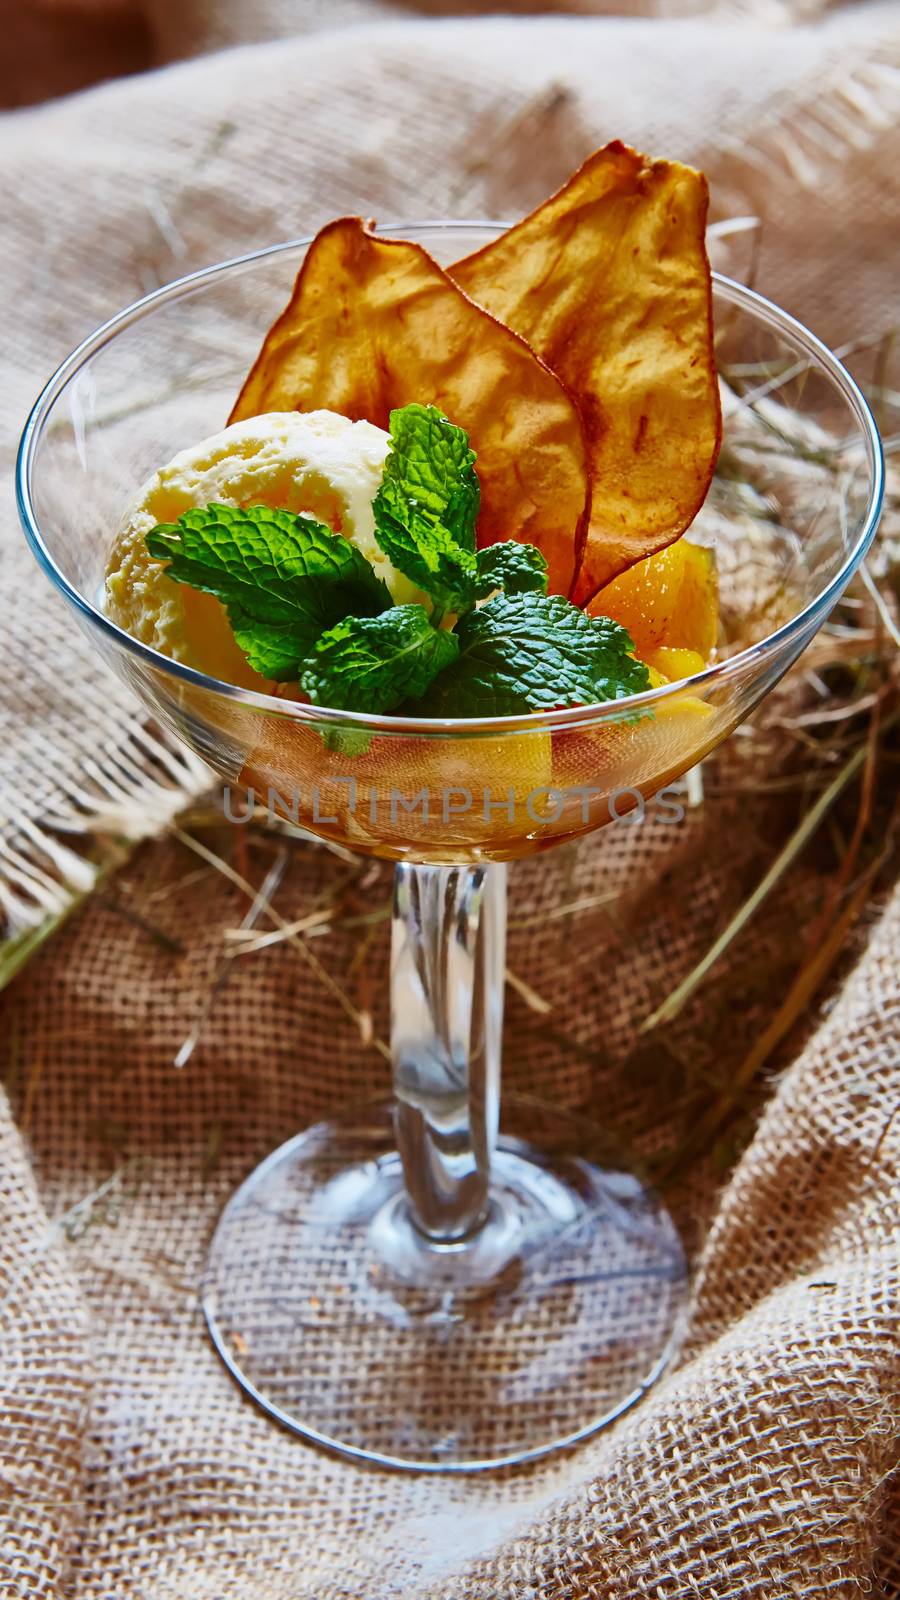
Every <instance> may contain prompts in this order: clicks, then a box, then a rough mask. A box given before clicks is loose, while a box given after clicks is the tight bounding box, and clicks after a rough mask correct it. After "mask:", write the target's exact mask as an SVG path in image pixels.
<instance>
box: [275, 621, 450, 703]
mask: <svg viewBox="0 0 900 1600" xmlns="http://www.w3.org/2000/svg"><path fill="white" fill-rule="evenodd" d="M458 652H459V641H458V639H457V637H456V635H455V634H453V633H450V632H448V631H447V630H446V629H443V628H435V627H434V626H433V625H432V623H431V621H430V620H429V617H428V614H427V612H426V611H425V608H424V606H418V605H406V606H394V607H393V608H392V609H391V610H390V611H385V612H383V613H382V615H381V616H380V617H345V618H344V620H343V622H339V623H338V624H337V626H336V627H334V628H330V629H329V630H328V632H327V633H323V634H322V636H321V638H320V639H319V641H318V643H317V644H316V646H315V648H314V649H313V651H312V653H311V655H310V656H309V658H308V660H307V662H306V665H305V667H304V668H303V672H302V674H301V677H300V687H301V688H302V690H303V692H304V694H308V695H309V698H310V700H312V701H313V703H314V704H315V705H320V706H331V707H332V708H333V709H334V710H336V711H368V712H372V713H375V714H377V713H379V712H382V711H390V710H392V709H393V707H394V706H398V705H400V703H401V702H402V701H404V700H418V699H420V698H421V696H422V695H423V694H424V693H425V691H426V689H427V688H428V685H429V684H430V683H431V681H432V679H433V678H435V677H436V676H437V674H438V673H439V672H440V671H441V670H442V668H445V667H447V666H448V665H449V663H450V662H451V661H453V660H455V658H456V656H457V654H458Z"/></svg>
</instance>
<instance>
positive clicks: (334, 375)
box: [229, 217, 589, 594]
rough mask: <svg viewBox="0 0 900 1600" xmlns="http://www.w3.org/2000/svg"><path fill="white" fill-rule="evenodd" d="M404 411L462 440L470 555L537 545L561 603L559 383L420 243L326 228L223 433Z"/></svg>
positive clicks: (578, 538) (574, 498)
mask: <svg viewBox="0 0 900 1600" xmlns="http://www.w3.org/2000/svg"><path fill="white" fill-rule="evenodd" d="M412 402H419V403H420V404H422V405H429V404H430V405H435V406H437V407H438V408H439V409H440V410H441V411H443V412H444V413H445V414H446V415H447V416H448V417H449V418H450V420H451V422H455V423H457V424H458V425H459V426H460V427H462V428H465V430H466V432H467V433H468V434H469V438H470V440H471V444H472V448H473V450H475V452H476V454H477V466H476V470H477V472H478V478H479V481H480V484H481V511H480V515H479V519H478V542H479V544H480V545H485V544H494V543H495V542H496V541H498V540H501V539H519V540H522V541H524V542H525V543H529V544H535V545H538V546H539V548H540V549H541V551H542V552H543V554H544V557H545V559H546V560H547V563H548V566H549V569H550V588H551V589H552V590H553V591H555V592H556V593H562V594H565V593H567V592H568V590H569V588H570V586H571V584H572V581H573V578H574V576H575V570H576V566H577V555H578V551H579V549H580V545H581V542H582V540H583V538H584V530H585V527H586V523H587V502H588V495H589V478H588V466H587V450H586V443H585V435H584V429H583V424H582V420H581V413H580V411H579V408H578V406H577V405H576V404H575V402H574V400H573V399H572V397H571V395H570V394H569V392H568V390H567V389H566V386H565V384H564V383H563V382H562V380H561V379H560V378H558V377H557V376H556V375H555V374H554V373H553V372H551V371H550V369H549V367H548V366H546V365H545V363H544V362H543V361H541V360H540V359H539V358H538V357H537V356H536V355H535V354H534V352H533V350H531V349H530V348H529V346H528V345H527V344H526V342H525V340H524V339H523V338H522V337H521V336H520V335H519V334H518V333H515V332H512V331H511V330H510V329H509V328H507V327H504V326H503V324H502V323H500V322H498V321H497V320H496V318H495V317H494V316H493V315H491V314H490V313H489V312H488V311H486V310H484V309H482V307H481V306H477V305H475V304H474V302H473V301H472V300H471V299H469V297H468V296H467V295H466V294H465V293H464V292H463V291H462V289H460V288H459V287H458V285H457V284H455V283H453V282H452V281H451V279H450V278H449V277H448V276H447V274H446V272H444V270H443V268H441V267H439V266H438V264H437V262H436V261H434V260H432V258H431V256H429V255H428V253H427V251H425V250H423V249H422V247H421V246H420V245H417V244H411V243H410V242H409V241H407V240H405V239H387V238H381V237H379V236H378V235H377V234H374V233H373V232H372V231H371V230H370V229H369V228H368V227H367V226H366V224H365V223H364V222H363V221H362V220H361V219H360V218H359V217H342V218H339V219H338V220H337V221H336V222H331V223H329V224H328V225H327V226H326V227H324V228H323V229H322V231H321V233H319V234H318V235H317V236H316V238H315V239H314V240H313V242H312V244H311V245H310V247H309V250H308V251H307V254H306V257H305V259H304V262H303V265H302V267H301V268H300V272H299V273H298V276H297V281H296V284H295V286H294V292H293V295H292V297H291V301H290V303H289V305H288V307H287V309H286V310H285V311H284V312H283V314H282V316H281V317H280V318H279V319H278V321H277V322H276V323H275V324H274V326H273V327H272V328H271V329H270V330H269V333H268V334H267V335H266V338H265V341H264V343H263V347H262V350H261V351H260V354H259V356H258V357H257V360H256V363H255V365H254V366H253V368H252V370H251V372H250V376H249V377H248V379H247V381H246V383H245V384H244V387H243V389H242V390H241V393H240V395H239V397H238V400H237V404H236V405H235V407H234V410H233V411H232V413H231V416H230V418H229V421H230V422H237V421H240V420H241V419H242V418H244V417H250V416H256V415H259V414H260V413H261V412H264V411H314V410H317V409H318V408H319V407H322V408H325V409H327V410H330V411H338V412H340V413H341V414H342V415H343V416H345V417H351V418H352V419H353V420H354V421H359V420H361V419H366V420H367V421H369V422H374V423H376V424H377V425H378V426H379V427H382V428H387V427H388V422H389V416H390V412H391V410H392V409H393V408H394V407H395V406H404V405H408V404H410V403H412Z"/></svg>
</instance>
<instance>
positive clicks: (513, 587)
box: [477, 539, 547, 596]
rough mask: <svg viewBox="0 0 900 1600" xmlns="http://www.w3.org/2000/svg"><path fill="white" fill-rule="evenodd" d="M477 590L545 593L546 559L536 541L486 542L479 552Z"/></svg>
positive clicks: (509, 592)
mask: <svg viewBox="0 0 900 1600" xmlns="http://www.w3.org/2000/svg"><path fill="white" fill-rule="evenodd" d="M477 560H478V594H479V596H483V595H489V594H492V593H493V591H494V590H495V589H502V590H503V593H504V594H531V593H534V594H546V593H547V563H546V561H545V560H544V557H543V556H542V555H541V552H540V550H539V549H538V547H537V545H534V544H518V543H516V541H515V540H514V539H511V540H509V541H508V542H507V543H505V544H489V545H487V546H486V548H485V549H484V550H479V552H478V557H477Z"/></svg>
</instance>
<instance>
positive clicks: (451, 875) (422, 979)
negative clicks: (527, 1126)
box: [391, 862, 506, 1244]
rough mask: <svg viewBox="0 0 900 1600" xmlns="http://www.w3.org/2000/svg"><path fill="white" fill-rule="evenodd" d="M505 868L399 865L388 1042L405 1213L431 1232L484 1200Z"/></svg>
mask: <svg viewBox="0 0 900 1600" xmlns="http://www.w3.org/2000/svg"><path fill="white" fill-rule="evenodd" d="M505 969H506V868H505V867H504V866H501V865H497V864H489V865H484V866H476V867H431V866H417V865H414V864H408V863H406V862H404V863H402V864H401V865H399V866H398V867H397V869H396V875H395V878H394V912H393V924H392V934H391V1050H392V1053H393V1061H394V1092H395V1095H396V1100H397V1112H396V1120H397V1142H398V1146H399V1150H400V1156H401V1159H402V1161H403V1172H404V1176H405V1180H406V1189H407V1195H408V1198H409V1205H410V1210H411V1213H412V1220H413V1222H414V1224H415V1226H416V1227H417V1228H418V1229H419V1231H420V1232H421V1233H423V1234H425V1236H426V1237H427V1238H429V1239H431V1240H433V1241H434V1242H435V1243H442V1244H450V1243H453V1242H455V1241H458V1240H462V1239H465V1238H466V1237H467V1236H468V1235H470V1234H472V1233H474V1232H475V1231H476V1229H477V1228H478V1227H479V1226H480V1225H481V1223H482V1222H483V1221H484V1219H485V1216H486V1215H487V1209H488V1184H489V1181H490V1170H491V1155H492V1152H493V1148H494V1144H495V1142H496V1138H497V1125H498V1118H499V1109H500V1036H501V1031H502V1026H503V986H504V974H505Z"/></svg>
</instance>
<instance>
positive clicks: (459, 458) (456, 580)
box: [372, 405, 480, 616]
mask: <svg viewBox="0 0 900 1600" xmlns="http://www.w3.org/2000/svg"><path fill="white" fill-rule="evenodd" d="M390 429H391V452H390V454H389V456H388V458H387V461H386V462H385V467H384V477H383V478H382V481H381V487H380V488H379V490H378V493H377V494H376V496H375V500H374V503H373V508H372V509H373V511H374V513H375V537H376V538H377V540H378V543H379V545H380V546H381V548H382V550H383V551H384V553H385V555H386V556H387V558H388V560H389V561H391V562H392V563H393V565H394V566H395V567H396V568H397V570H398V571H399V572H402V573H404V574H405V576H406V577H407V578H410V579H411V580H412V582H413V583H415V584H417V585H418V587H419V588H420V589H424V591H425V593H426V594H427V595H430V596H431V598H432V600H433V601H434V602H435V608H436V611H437V614H438V616H440V615H441V614H443V612H445V611H467V610H468V609H469V607H470V606H472V605H473V604H474V602H475V593H476V589H475V576H476V562H475V520H476V518H477V516H478V506H479V500H480V490H479V487H478V478H477V475H476V473H475V465H474V463H475V452H474V451H473V450H470V449H469V436H468V434H467V433H466V432H465V431H464V430H463V429H462V428H457V427H455V426H454V424H453V423H452V422H449V421H448V420H447V418H446V417H445V416H444V415H443V413H442V412H440V411H438V409H437V407H436V406H420V405H409V406H403V407H401V408H400V409H399V410H396V411H392V412H391V421H390Z"/></svg>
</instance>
